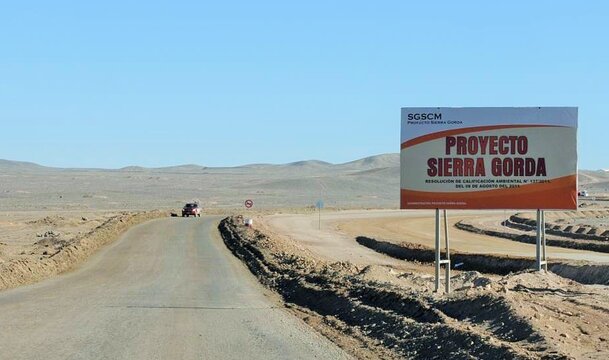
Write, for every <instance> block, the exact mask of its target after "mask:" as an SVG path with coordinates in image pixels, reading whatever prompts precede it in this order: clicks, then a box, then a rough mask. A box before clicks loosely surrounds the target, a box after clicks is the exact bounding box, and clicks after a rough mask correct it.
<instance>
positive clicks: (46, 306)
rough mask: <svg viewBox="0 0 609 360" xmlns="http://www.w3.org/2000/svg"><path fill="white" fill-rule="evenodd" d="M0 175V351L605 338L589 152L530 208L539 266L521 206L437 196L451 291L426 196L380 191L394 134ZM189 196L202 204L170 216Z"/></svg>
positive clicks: (89, 353) (595, 351)
mask: <svg viewBox="0 0 609 360" xmlns="http://www.w3.org/2000/svg"><path fill="white" fill-rule="evenodd" d="M0 179H1V182H0V186H1V188H0V314H2V315H1V316H0V317H1V318H2V319H1V320H0V321H1V322H2V323H3V324H5V327H4V328H5V329H7V332H6V333H5V336H3V337H2V340H1V342H0V357H1V358H23V359H35V358H41V356H42V355H41V354H44V356H45V357H44V358H47V359H64V358H98V357H99V356H98V355H99V354H100V353H101V354H103V357H105V358H125V359H127V358H129V359H130V358H142V359H146V358H154V357H158V358H172V357H174V356H176V357H180V358H200V357H201V356H203V357H205V356H207V357H213V358H238V357H243V356H245V355H246V354H247V355H249V356H250V357H252V358H286V357H289V358H304V359H307V358H333V359H334V358H362V359H374V358H420V359H427V358H447V357H448V358H526V359H529V358H530V359H535V358H576V359H604V358H607V357H609V307H608V306H607V303H609V246H608V244H609V233H607V231H609V201H607V199H609V172H607V171H602V170H600V171H581V172H580V176H579V180H580V187H581V189H585V190H587V191H588V192H589V193H590V196H588V197H586V198H581V199H580V210H579V211H576V212H547V215H546V218H547V222H548V224H547V231H548V235H547V236H548V245H549V246H548V257H549V262H550V263H549V270H550V272H549V273H538V272H534V271H531V270H530V269H531V268H532V267H533V259H534V256H535V246H534V244H532V243H531V238H532V236H533V234H534V232H533V229H534V226H533V225H532V224H533V223H532V222H531V221H533V220H534V216H533V214H531V213H530V212H519V211H485V212H462V211H453V212H449V234H450V236H451V252H452V255H453V257H452V259H453V266H454V269H453V272H452V279H451V283H452V288H453V291H452V293H451V294H450V295H447V294H444V293H443V292H440V293H434V292H433V258H430V253H431V251H432V249H433V215H434V214H433V212H430V211H399V210H397V207H398V200H399V199H398V198H399V191H398V189H399V155H397V154H386V155H380V156H375V157H370V158H366V159H361V160H357V161H353V162H349V163H345V164H328V163H324V162H320V161H302V162H297V163H292V164H285V165H270V164H255V165H246V166H241V167H235V168H208V167H203V166H198V165H184V166H176V167H170V168H155V169H151V168H141V167H137V166H132V167H127V168H123V169H115V170H107V169H57V168H48V167H44V166H40V165H36V164H31V163H23V162H14V161H4V160H3V161H0ZM246 199H252V200H253V201H254V207H253V208H252V209H245V208H244V206H243V202H244V201H245V200H246ZM319 199H323V201H324V203H325V208H324V209H323V210H322V211H321V222H319V213H318V212H317V210H316V209H315V208H314V204H315V203H316V202H317V200H319ZM190 201H199V202H200V203H201V204H202V205H203V207H204V209H205V211H204V213H205V216H204V217H202V218H201V219H192V218H190V219H182V218H172V217H170V216H169V214H170V213H171V212H178V211H179V209H180V207H181V206H182V205H183V204H184V203H185V202H190ZM243 218H253V219H254V226H253V228H250V227H245V226H243ZM218 229H220V232H218ZM131 328H138V329H140V330H139V331H138V332H137V334H134V333H132V332H131V331H130V329H131ZM215 330H217V331H215ZM32 344H36V345H35V346H33V345H32ZM57 344H61V345H60V346H58V345H57ZM161 344H165V345H163V346H161Z"/></svg>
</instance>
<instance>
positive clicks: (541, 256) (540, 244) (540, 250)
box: [535, 209, 548, 272]
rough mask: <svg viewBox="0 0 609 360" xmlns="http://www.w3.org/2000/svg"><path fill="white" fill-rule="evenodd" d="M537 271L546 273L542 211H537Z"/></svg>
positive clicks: (546, 263)
mask: <svg viewBox="0 0 609 360" xmlns="http://www.w3.org/2000/svg"><path fill="white" fill-rule="evenodd" d="M535 250H536V255H537V271H541V270H545V271H546V272H547V271H548V258H547V257H546V216H545V213H544V211H543V210H539V209H537V241H536V246H535Z"/></svg>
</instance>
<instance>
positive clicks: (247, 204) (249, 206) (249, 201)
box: [245, 199, 254, 209]
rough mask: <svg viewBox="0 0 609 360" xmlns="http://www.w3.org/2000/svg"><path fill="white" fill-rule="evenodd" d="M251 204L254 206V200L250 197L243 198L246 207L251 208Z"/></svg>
mask: <svg viewBox="0 0 609 360" xmlns="http://www.w3.org/2000/svg"><path fill="white" fill-rule="evenodd" d="M252 206H254V202H253V201H252V200H250V199H247V200H245V207H246V208H248V209H249V208H251V207H252Z"/></svg>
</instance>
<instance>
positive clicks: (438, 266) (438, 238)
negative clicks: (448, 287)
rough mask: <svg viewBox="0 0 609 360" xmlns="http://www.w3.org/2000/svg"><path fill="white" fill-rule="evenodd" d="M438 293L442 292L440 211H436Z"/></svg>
mask: <svg viewBox="0 0 609 360" xmlns="http://www.w3.org/2000/svg"><path fill="white" fill-rule="evenodd" d="M435 266H436V290H435V291H436V292H438V291H439V290H440V209H436V264H435Z"/></svg>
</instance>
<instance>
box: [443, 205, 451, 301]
mask: <svg viewBox="0 0 609 360" xmlns="http://www.w3.org/2000/svg"><path fill="white" fill-rule="evenodd" d="M444 241H445V242H446V260H445V261H446V280H445V281H446V284H445V286H446V287H445V290H446V293H447V294H450V241H449V238H448V217H447V216H446V209H444Z"/></svg>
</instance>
